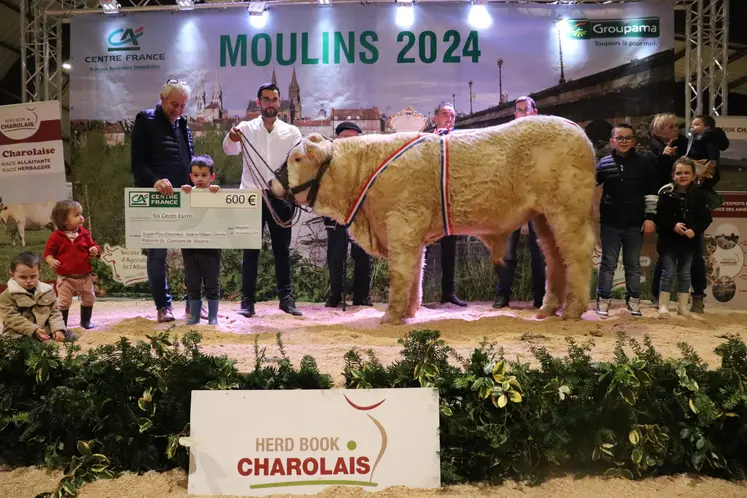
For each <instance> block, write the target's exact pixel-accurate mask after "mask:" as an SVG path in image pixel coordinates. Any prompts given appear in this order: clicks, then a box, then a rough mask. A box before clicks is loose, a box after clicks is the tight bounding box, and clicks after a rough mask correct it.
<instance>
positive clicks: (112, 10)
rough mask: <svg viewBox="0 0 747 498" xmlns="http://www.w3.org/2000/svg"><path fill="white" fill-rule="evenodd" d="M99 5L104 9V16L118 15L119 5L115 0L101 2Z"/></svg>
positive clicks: (102, 0)
mask: <svg viewBox="0 0 747 498" xmlns="http://www.w3.org/2000/svg"><path fill="white" fill-rule="evenodd" d="M99 3H100V4H101V8H102V9H104V14H119V8H120V7H121V5H119V4H118V3H117V0H101V1H100V2H99Z"/></svg>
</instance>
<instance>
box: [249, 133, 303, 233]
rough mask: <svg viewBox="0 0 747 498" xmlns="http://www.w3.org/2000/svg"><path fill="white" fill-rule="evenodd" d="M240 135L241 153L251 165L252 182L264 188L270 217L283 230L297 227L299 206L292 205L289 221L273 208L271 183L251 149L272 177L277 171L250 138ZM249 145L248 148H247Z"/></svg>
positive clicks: (263, 196) (299, 215) (299, 216)
mask: <svg viewBox="0 0 747 498" xmlns="http://www.w3.org/2000/svg"><path fill="white" fill-rule="evenodd" d="M238 132H239V135H240V136H241V141H240V144H241V153H242V156H243V158H244V163H245V164H247V165H250V166H249V168H247V169H248V171H249V175H250V176H251V178H252V181H253V182H254V184H255V185H258V186H260V187H262V186H264V188H262V189H261V190H262V198H263V199H264V201H265V206H267V210H268V211H269V212H270V216H272V219H273V220H274V221H275V223H277V225H278V226H280V227H281V228H292V227H293V226H295V225H296V224H297V223H298V222H300V221H301V210H300V209H296V208H297V207H298V205H297V204H296V203H295V202H293V204H292V207H291V209H292V211H291V217H290V218H289V219H288V220H283V219H282V218H281V217H280V215H279V214H278V213H277V212H276V211H275V209H274V208H273V207H272V204H271V203H270V199H269V197H268V196H267V191H268V190H270V189H271V188H270V183H269V182H268V181H267V180H265V179H264V177H263V176H262V174H261V173H260V170H259V167H258V166H257V164H256V163H255V162H254V158H253V157H252V155H251V154H250V153H249V147H251V149H252V150H253V151H254V153H255V154H256V155H257V157H258V158H260V160H261V161H262V162H263V163H264V165H265V167H266V168H267V169H268V170H270V171H271V172H272V175H273V176H275V171H273V169H272V168H270V165H269V164H267V161H265V159H264V158H263V157H262V155H261V154H260V153H259V152H257V149H255V148H254V145H252V143H251V142H250V141H249V139H248V138H246V135H244V133H243V132H242V131H241V130H238ZM247 145H248V147H247Z"/></svg>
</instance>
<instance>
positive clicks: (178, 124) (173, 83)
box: [131, 79, 194, 322]
mask: <svg viewBox="0 0 747 498" xmlns="http://www.w3.org/2000/svg"><path fill="white" fill-rule="evenodd" d="M189 94H190V90H189V87H188V86H187V84H186V83H184V82H183V81H179V80H172V79H170V80H168V81H167V82H166V84H164V85H163V88H162V89H161V95H160V97H161V101H160V103H158V104H157V105H156V107H155V108H154V109H147V110H144V111H141V112H139V113H138V115H137V116H136V117H135V125H134V126H133V128H132V151H131V168H132V176H133V177H134V180H135V186H136V187H141V188H155V189H156V190H158V191H159V192H161V193H162V194H165V195H171V194H173V193H174V186H176V187H177V188H179V186H180V185H185V184H187V183H189V164H190V161H191V160H192V156H193V155H194V143H193V141H192V133H191V132H190V131H189V125H188V124H187V119H186V118H185V117H184V116H182V114H183V113H184V108H185V107H186V105H187V101H188V100H189ZM166 254H167V249H149V250H148V264H147V270H148V286H149V287H150V292H151V295H152V296H153V301H154V302H155V305H156V309H157V310H158V321H159V322H171V321H173V320H174V311H173V306H172V303H171V295H170V294H169V285H168V282H167V281H166Z"/></svg>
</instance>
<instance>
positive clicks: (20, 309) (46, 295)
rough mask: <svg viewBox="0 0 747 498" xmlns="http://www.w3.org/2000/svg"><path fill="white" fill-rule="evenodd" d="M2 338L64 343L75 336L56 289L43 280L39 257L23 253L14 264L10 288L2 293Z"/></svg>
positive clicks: (0, 305)
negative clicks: (58, 300)
mask: <svg viewBox="0 0 747 498" xmlns="http://www.w3.org/2000/svg"><path fill="white" fill-rule="evenodd" d="M0 317H2V320H3V331H2V335H4V336H8V337H14V338H21V337H33V338H34V339H36V340H38V341H41V342H45V341H48V340H50V339H54V340H55V341H58V342H61V341H63V340H65V339H66V338H70V336H72V335H71V334H69V333H68V331H67V330H66V328H65V322H64V320H63V319H62V313H60V310H59V309H57V296H56V295H55V292H54V288H53V287H52V286H51V285H49V284H45V283H44V282H40V281H39V256H37V255H36V254H33V253H30V252H23V253H21V254H19V255H18V256H16V257H15V258H14V259H13V261H12V262H11V264H10V280H8V288H7V289H5V291H4V292H3V293H2V294H0Z"/></svg>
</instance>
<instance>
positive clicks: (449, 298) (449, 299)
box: [441, 294, 467, 307]
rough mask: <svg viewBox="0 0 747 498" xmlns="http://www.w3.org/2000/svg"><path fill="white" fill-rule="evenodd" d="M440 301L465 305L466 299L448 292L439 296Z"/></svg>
mask: <svg viewBox="0 0 747 498" xmlns="http://www.w3.org/2000/svg"><path fill="white" fill-rule="evenodd" d="M441 303H451V304H456V305H457V306H462V307H464V306H467V301H464V300H462V299H459V298H458V297H457V295H456V294H449V295H447V296H441Z"/></svg>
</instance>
